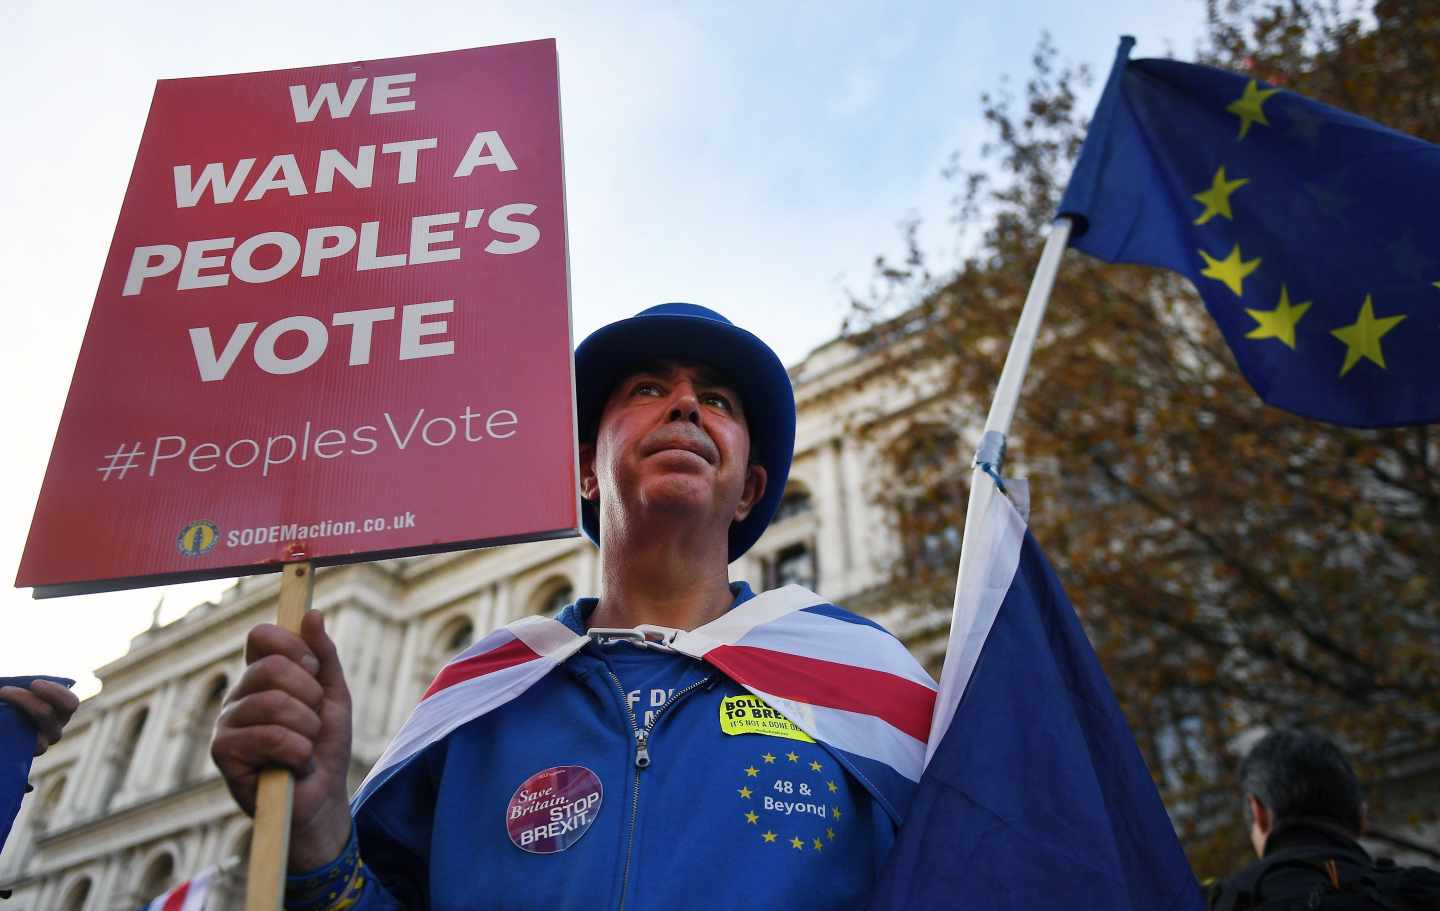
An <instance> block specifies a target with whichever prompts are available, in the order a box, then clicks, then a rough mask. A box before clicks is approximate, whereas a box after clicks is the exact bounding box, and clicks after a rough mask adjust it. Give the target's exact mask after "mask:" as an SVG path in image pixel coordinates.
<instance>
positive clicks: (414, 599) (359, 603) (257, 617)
mask: <svg viewBox="0 0 1440 911" xmlns="http://www.w3.org/2000/svg"><path fill="white" fill-rule="evenodd" d="M877 366H878V365H877V364H876V363H874V361H873V360H872V359H869V358H866V357H864V356H863V355H862V354H861V353H860V352H857V351H856V350H855V349H853V348H852V347H851V346H849V345H848V344H847V343H845V342H842V341H835V342H831V343H829V344H827V345H825V346H822V347H821V348H819V349H817V350H816V351H815V352H813V353H812V354H811V355H810V356H809V357H807V358H806V359H805V360H804V361H802V362H801V363H800V364H798V365H796V366H795V367H794V368H792V370H791V375H792V379H793V380H794V382H795V387H796V397H797V403H798V410H799V419H798V429H797V441H796V454H795V462H794V467H793V469H792V472H791V477H790V482H789V484H788V485H787V488H786V494H785V499H784V501H783V503H782V505H781V507H780V511H779V514H778V515H777V517H776V519H775V520H774V521H773V522H772V523H771V526H770V528H769V529H768V530H767V531H766V533H765V535H764V537H763V538H761V540H760V542H759V543H758V544H757V545H756V546H755V547H754V548H753V549H752V550H751V551H750V553H748V554H746V555H745V556H744V557H743V558H742V559H740V560H739V561H737V562H736V563H735V564H734V565H733V566H732V567H731V578H733V579H745V580H748V581H750V582H751V583H752V585H755V586H756V587H757V588H759V587H761V586H764V587H771V586H774V585H779V584H785V583H788V582H799V583H801V584H803V585H806V586H809V587H812V588H816V589H817V590H819V591H821V592H823V593H824V594H825V595H826V596H827V597H829V598H831V599H832V600H835V601H838V602H842V603H845V604H846V605H847V606H850V607H852V608H854V609H857V610H861V611H863V612H866V613H869V614H871V615H872V616H876V618H877V619H879V620H880V621H881V622H882V623H884V622H887V620H888V621H890V625H891V627H892V628H894V622H895V621H897V620H898V619H899V618H898V615H896V614H894V613H892V612H890V611H886V610H883V609H882V608H883V607H884V605H883V604H880V603H878V598H877V597H876V592H877V589H878V586H879V585H880V583H881V582H882V580H883V573H884V566H885V563H886V560H887V556H888V555H891V554H893V553H894V550H895V544H894V543H893V535H892V534H891V533H890V532H889V531H888V530H887V523H886V518H885V516H884V515H883V514H882V513H881V512H880V510H879V509H878V507H876V506H875V505H874V502H873V498H872V497H871V496H870V492H869V489H868V486H867V485H868V484H869V483H870V482H871V481H870V479H871V478H873V477H874V473H873V472H872V469H871V466H872V464H873V461H874V458H875V455H876V453H877V452H878V449H877V447H881V446H885V445H891V444H893V442H894V440H895V439H896V438H897V437H898V436H899V435H900V434H902V433H903V432H904V428H905V427H906V426H907V424H906V422H905V416H906V414H907V412H909V411H910V410H911V407H912V405H913V403H914V401H915V395H914V392H913V390H912V391H906V390H907V389H909V388H910V387H904V388H902V387H899V386H892V385H887V383H886V382H885V380H884V378H883V377H877V376H876V375H875V371H876V368H877ZM598 581H599V559H598V551H596V549H595V548H594V547H592V546H591V545H590V544H589V543H588V542H586V541H585V540H584V539H567V540H562V541H548V542H542V543H537V544H527V545H514V546H508V547H498V548H491V549H485V550H472V551H462V552H456V553H449V554H440V555H434V556H428V557H418V558H408V559H401V560H389V561H384V562H378V563H362V564H354V565H350V566H340V567H331V568H327V569H322V570H320V571H319V572H318V573H317V574H316V586H315V594H314V601H313V607H314V609H316V610H319V611H323V612H324V613H325V614H326V627H327V629H328V631H329V632H330V634H331V636H333V637H334V638H335V640H336V643H337V646H338V648H339V651H340V655H341V658H342V661H343V663H344V666H345V672H346V677H347V679H348V681H349V683H350V687H351V690H352V694H353V697H354V703H355V719H354V723H355V742H354V765H353V768H352V770H351V774H352V784H358V783H359V780H360V779H361V778H362V777H363V776H364V774H365V772H366V771H367V769H368V768H369V766H370V765H371V763H373V762H374V761H375V760H376V759H377V758H378V757H379V755H380V753H381V751H382V750H383V749H384V747H385V744H386V743H387V742H388V740H389V738H390V736H391V734H392V733H393V732H394V731H395V730H396V729H397V728H398V727H399V725H400V723H401V722H402V721H403V720H404V718H405V716H406V715H407V713H408V712H409V711H410V709H411V707H413V706H414V704H415V703H416V702H417V701H418V699H419V696H420V694H421V693H422V692H423V691H424V689H425V687H426V686H427V685H428V684H429V682H430V680H431V678H432V677H433V675H434V674H435V672H436V670H437V669H438V668H439V667H440V666H441V665H442V664H443V663H444V661H445V660H446V659H447V658H448V657H449V656H450V655H452V654H454V653H455V652H457V651H459V650H460V649H462V648H464V647H465V646H466V645H468V644H469V643H470V642H471V641H472V640H473V639H474V638H476V637H477V636H478V635H481V634H483V633H485V632H487V631H489V630H491V629H493V628H494V627H496V626H499V625H502V624H504V623H506V622H508V621H510V620H513V619H515V618H517V617H520V616H523V615H526V614H535V613H544V612H549V611H553V610H555V609H556V608H558V607H560V606H561V605H564V604H565V603H567V602H569V601H570V600H572V599H573V598H574V597H575V596H576V594H577V593H578V594H588V593H591V592H594V591H595V590H596V588H597V585H598ZM278 591H279V578H278V576H276V575H264V576H253V577H250V578H245V579H241V580H239V581H238V582H237V583H236V584H235V585H234V586H233V587H231V588H230V589H228V590H227V591H226V592H225V593H224V595H223V597H221V599H220V600H219V601H218V602H207V603H205V604H200V605H198V606H196V607H194V608H193V609H191V610H190V611H189V612H188V613H186V614H185V616H183V617H182V618H180V619H179V620H176V621H174V622H172V623H169V624H167V625H165V626H160V627H155V628H151V629H149V630H147V631H145V632H143V633H141V634H140V635H138V636H136V637H135V638H134V639H133V640H132V641H131V644H130V648H129V651H128V652H127V654H125V655H124V656H123V657H122V658H120V659H118V660H116V661H114V662H112V663H110V664H108V665H106V666H105V667H102V668H100V669H99V670H98V671H97V675H98V676H99V678H100V680H101V683H102V687H101V690H100V692H99V693H98V694H97V695H95V696H94V697H92V698H90V699H88V700H86V701H85V702H84V703H83V704H82V706H81V708H80V710H79V712H78V713H77V714H76V716H75V718H74V720H73V721H72V722H71V724H70V727H69V728H67V730H66V734H65V737H64V739H63V740H62V741H61V742H60V743H59V744H57V745H56V746H55V747H53V748H52V749H51V750H50V751H49V752H47V753H46V754H45V755H44V756H43V757H40V758H39V759H38V760H37V761H36V763H35V767H34V771H33V773H32V776H31V780H32V782H33V784H34V785H35V792H34V793H33V794H31V795H30V796H29V797H28V798H27V799H26V800H25V802H24V804H23V806H22V810H21V814H20V817H19V819H18V820H17V822H16V826H15V829H14V831H13V832H12V834H11V837H10V840H9V843H8V844H7V845H6V846H5V851H4V854H3V855H0V887H8V888H12V889H14V895H13V897H12V898H11V899H10V900H9V901H8V902H5V903H4V904H3V905H0V908H3V909H5V911H122V909H124V911H128V909H134V908H138V907H143V906H144V904H145V902H147V901H148V900H149V899H151V898H153V897H154V896H156V895H159V894H161V893H163V892H164V891H165V890H166V889H167V888H169V887H171V886H173V885H174V884H175V883H177V882H179V881H181V880H184V879H188V878H189V877H191V876H193V875H195V874H196V873H198V872H200V871H201V870H203V869H205V868H208V867H212V866H219V867H220V868H221V870H222V876H221V878H220V880H219V886H218V892H217V894H216V896H215V898H214V899H212V901H211V902H210V903H209V905H208V909H209V911H229V909H238V908H239V907H240V906H241V897H240V896H241V884H242V882H243V876H242V875H241V868H242V864H243V858H244V856H245V854H246V851H247V849H248V844H249V831H250V827H249V820H248V819H246V818H245V817H244V816H242V815H241V814H240V813H239V811H238V810H237V809H236V808H235V806H234V804H233V803H232V802H231V800H230V797H229V795H228V793H227V792H226V790H225V786H224V784H223V783H222V782H221V780H220V778H219V775H218V773H217V772H216V770H215V769H214V767H213V764H212V763H211V762H210V760H209V751H208V746H209V739H210V731H211V728H212V727H213V725H214V722H215V718H216V715H217V714H218V713H219V710H220V705H221V701H222V699H223V698H224V694H225V692H226V690H227V688H228V687H229V686H230V685H231V684H232V683H233V682H234V681H235V680H236V679H238V676H239V674H240V672H241V670H242V668H243V666H244V662H243V655H242V648H243V644H244V640H245V633H246V631H247V630H248V629H249V628H250V627H252V626H253V625H255V624H256V623H260V622H266V621H272V620H273V619H274V616H275V608H276V601H277V597H278ZM887 614H890V616H888V617H887V616H886V615H887Z"/></svg>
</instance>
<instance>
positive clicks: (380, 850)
mask: <svg viewBox="0 0 1440 911" xmlns="http://www.w3.org/2000/svg"><path fill="white" fill-rule="evenodd" d="M448 747H449V740H448V739H446V740H442V741H440V742H439V743H437V744H434V745H433V746H431V747H429V748H427V749H426V750H425V751H424V752H422V753H420V755H418V756H416V757H414V758H413V759H411V760H410V761H409V762H408V763H406V764H405V766H404V767H402V768H401V769H400V770H399V771H397V772H396V773H395V774H394V775H393V776H392V777H391V778H390V779H389V780H388V781H386V782H385V784H384V785H383V786H381V788H380V789H379V790H377V791H376V792H375V793H373V794H372V795H371V796H370V798H369V799H368V800H366V801H365V803H364V804H363V805H362V806H361V807H360V808H359V809H358V810H356V811H355V837H356V840H357V842H358V844H359V848H360V856H361V857H363V858H364V860H365V865H366V867H368V868H369V869H370V871H371V873H373V874H374V877H373V878H375V879H377V880H379V882H380V883H382V884H383V885H384V887H385V890H386V891H387V892H388V893H389V894H390V895H392V896H394V901H396V902H397V904H395V905H376V906H375V907H376V908H390V907H397V908H405V909H407V911H426V909H428V908H429V907H430V834H431V831H432V830H433V829H434V826H435V801H436V799H437V797H438V795H439V791H440V776H441V774H443V772H444V764H445V755H446V752H447V750H448ZM358 907H359V906H357V908H358ZM364 908H365V909H366V911H369V908H370V906H369V905H365V906H364Z"/></svg>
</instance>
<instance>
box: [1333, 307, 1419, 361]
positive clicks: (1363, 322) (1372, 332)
mask: <svg viewBox="0 0 1440 911" xmlns="http://www.w3.org/2000/svg"><path fill="white" fill-rule="evenodd" d="M1403 319H1405V317H1404V316H1403V315H1402V316H1387V317H1384V318H1382V319H1376V318H1375V310H1374V308H1373V307H1372V306H1371V304H1370V295H1368V294H1367V295H1365V303H1364V304H1362V305H1361V306H1360V315H1359V316H1357V317H1356V318H1355V322H1353V323H1351V324H1350V325H1348V326H1341V327H1340V328H1339V329H1332V330H1330V334H1331V335H1333V336H1335V337H1336V338H1338V339H1339V340H1340V341H1342V342H1344V343H1345V346H1346V347H1345V366H1343V367H1341V368H1340V375H1341V376H1344V375H1345V374H1347V373H1349V372H1350V368H1351V367H1354V366H1355V364H1356V363H1357V362H1358V361H1359V360H1360V358H1362V357H1363V358H1365V359H1366V360H1369V361H1374V362H1375V363H1376V364H1378V365H1380V366H1381V367H1384V366H1385V355H1384V354H1382V353H1381V351H1380V339H1381V337H1382V336H1384V335H1385V333H1387V332H1389V331H1390V330H1391V329H1394V328H1395V327H1396V326H1397V325H1399V324H1400V321H1401V320H1403Z"/></svg>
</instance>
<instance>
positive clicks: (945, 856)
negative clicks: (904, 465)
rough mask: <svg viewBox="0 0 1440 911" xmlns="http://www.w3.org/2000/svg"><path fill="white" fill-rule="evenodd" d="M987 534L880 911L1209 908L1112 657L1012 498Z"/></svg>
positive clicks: (983, 526)
mask: <svg viewBox="0 0 1440 911" xmlns="http://www.w3.org/2000/svg"><path fill="white" fill-rule="evenodd" d="M1007 483H1009V482H1007ZM972 495H973V494H972ZM972 535H973V536H974V538H973V539H972V537H971V536H972ZM972 544H973V546H975V547H978V548H980V553H981V554H983V555H984V560H983V563H984V567H985V570H986V572H985V573H984V574H983V575H984V576H985V577H984V578H980V579H975V580H969V581H968V583H967V582H962V586H963V587H962V588H961V590H960V592H958V593H957V596H956V615H955V621H954V624H953V626H952V628H951V631H950V644H949V650H948V652H947V654H946V659H945V672H944V675H943V677H942V679H941V693H940V701H939V703H938V704H937V706H936V718H935V722H934V724H933V725H932V728H931V730H932V733H931V736H930V751H931V758H930V762H929V765H928V766H927V767H926V769H925V773H924V774H923V775H922V776H921V779H920V785H919V789H918V791H917V793H916V796H915V798H914V801H913V802H912V803H911V806H910V811H909V814H908V815H907V817H906V820H905V823H904V825H903V826H902V827H901V829H900V834H899V837H898V840H897V842H896V844H895V848H894V850H893V851H892V853H891V855H890V862H889V865H888V867H887V868H886V870H885V871H884V872H883V873H882V876H881V879H880V883H879V886H878V888H877V890H876V893H875V897H874V899H873V900H872V903H871V911H926V909H940V908H983V909H986V911H1007V909H1017V911H1018V909H1027V911H1028V909H1036V908H1043V909H1046V911H1070V909H1073V911H1093V909H1098V908H1103V909H1106V911H1169V909H1183V911H1200V909H1202V908H1203V907H1204V900H1203V898H1202V895H1201V892H1200V887H1199V884H1198V883H1197V882H1196V880H1195V877H1194V874H1193V873H1192V872H1191V870H1190V867H1189V865H1188V863H1187V862H1186V860H1185V855H1184V853H1183V852H1182V851H1181V849H1180V843H1179V840H1178V839H1177V838H1176V836H1175V830H1174V828H1173V827H1172V826H1171V823H1170V819H1169V817H1168V816H1167V815H1166V813H1165V808H1164V806H1163V805H1162V804H1161V802H1160V795H1159V794H1158V793H1157V791H1156V789H1155V784H1154V782H1153V781H1152V780H1151V778H1150V773H1149V772H1148V771H1147V770H1146V767H1145V761H1144V759H1143V758H1142V757H1141V755H1140V751H1139V749H1138V748H1137V747H1136V745H1135V741H1134V738H1133V736H1132V735H1131V733H1130V729H1129V727H1128V726H1127V725H1126V723H1125V718H1124V716H1123V715H1122V714H1121V711H1120V707H1119V705H1118V703H1117V702H1116V700H1115V695H1114V693H1112V692H1111V690H1110V686H1109V684H1108V683H1107V682H1106V680H1105V675H1104V672H1103V671H1102V670H1101V669H1100V663H1099V661H1098V660H1097V659H1096V657H1095V653H1094V651H1093V650H1092V649H1091V647H1090V642H1089V640H1088V639H1087V638H1086V637H1085V632H1084V630H1083V629H1081V627H1080V621H1079V619H1078V618H1077V617H1076V616H1075V611H1074V609H1073V608H1072V607H1071V606H1070V603H1069V601H1067V600H1066V598H1065V593H1064V591H1063V590H1062V589H1061V587H1060V583H1059V581H1058V580H1057V579H1056V578H1055V574H1054V572H1053V571H1052V570H1051V569H1050V566H1049V565H1048V564H1047V563H1046V561H1045V557H1044V555H1043V554H1042V553H1041V552H1040V548H1039V545H1037V544H1036V543H1035V540H1034V538H1033V537H1031V536H1030V534H1029V533H1028V532H1027V531H1026V528H1025V520H1024V519H1022V518H1021V517H1020V514H1019V513H1018V512H1017V511H1016V510H1015V508H1014V506H1012V505H1011V503H1010V501H1009V500H1007V499H1006V498H1005V497H1004V496H1001V495H998V494H997V495H994V496H993V497H992V498H991V500H990V502H989V504H988V506H987V507H986V508H985V511H984V512H983V513H982V516H981V521H980V522H978V523H977V527H976V528H974V529H970V528H967V529H966V547H970V546H972ZM947 721H948V723H947Z"/></svg>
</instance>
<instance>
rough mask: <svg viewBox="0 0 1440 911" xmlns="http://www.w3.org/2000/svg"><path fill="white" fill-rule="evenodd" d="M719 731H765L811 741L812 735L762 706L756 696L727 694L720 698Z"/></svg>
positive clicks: (812, 739)
mask: <svg viewBox="0 0 1440 911" xmlns="http://www.w3.org/2000/svg"><path fill="white" fill-rule="evenodd" d="M720 730H722V731H724V732H725V733H727V734H768V735H769V736H771V737H785V738H788V739H790V740H803V741H805V742H806V743H814V742H815V738H814V737H811V736H810V735H809V734H807V733H805V732H804V731H802V730H800V729H799V728H798V727H796V726H795V724H794V722H792V721H791V720H790V719H789V718H786V717H785V716H784V715H782V714H780V713H779V712H777V711H775V710H774V709H772V708H771V707H770V706H768V705H766V704H765V702H764V701H763V700H762V699H761V698H760V697H759V696H748V695H747V696H727V697H725V698H724V699H722V700H720Z"/></svg>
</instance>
